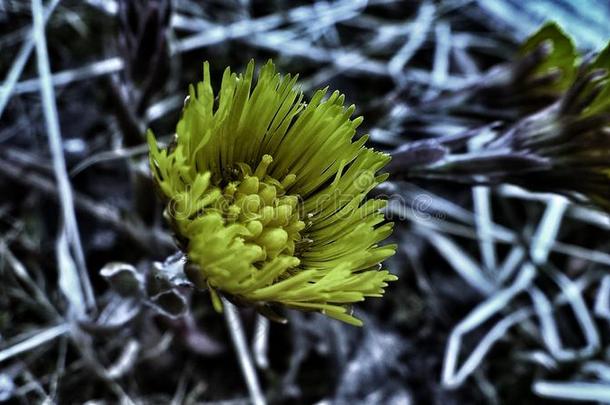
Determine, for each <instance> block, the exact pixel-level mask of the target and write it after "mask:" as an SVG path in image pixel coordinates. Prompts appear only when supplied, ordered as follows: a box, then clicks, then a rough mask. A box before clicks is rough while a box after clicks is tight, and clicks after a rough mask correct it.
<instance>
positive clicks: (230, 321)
mask: <svg viewBox="0 0 610 405" xmlns="http://www.w3.org/2000/svg"><path fill="white" fill-rule="evenodd" d="M222 304H223V307H224V315H225V320H226V323H227V327H228V328H229V333H230V334H231V339H232V340H233V345H234V346H235V351H236V352H237V357H238V358H239V364H240V366H241V371H242V373H243V375H244V379H245V380H246V384H247V385H248V392H249V393H250V398H251V399H252V403H253V404H254V405H264V404H266V400H265V397H264V396H263V392H262V391H261V387H260V384H259V382H258V377H257V376H256V370H255V369H254V364H253V363H252V358H251V357H250V353H249V352H248V345H247V343H246V336H245V334H244V329H243V326H242V324H241V320H240V319H239V314H238V313H237V308H235V306H234V305H233V304H231V303H230V302H229V301H227V300H226V299H225V298H222Z"/></svg>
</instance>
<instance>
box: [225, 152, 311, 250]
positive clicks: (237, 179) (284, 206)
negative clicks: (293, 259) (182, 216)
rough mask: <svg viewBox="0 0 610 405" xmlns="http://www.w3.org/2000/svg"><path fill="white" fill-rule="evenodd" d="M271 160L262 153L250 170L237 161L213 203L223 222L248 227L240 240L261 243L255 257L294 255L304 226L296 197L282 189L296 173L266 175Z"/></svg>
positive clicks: (289, 183)
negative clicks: (220, 195)
mask: <svg viewBox="0 0 610 405" xmlns="http://www.w3.org/2000/svg"><path fill="white" fill-rule="evenodd" d="M272 162H273V158H272V157H271V156H269V155H264V156H263V157H262V159H261V161H260V163H259V165H258V166H257V167H256V169H255V170H254V171H252V169H251V167H250V166H249V165H247V164H245V163H238V164H237V165H236V166H237V168H235V170H234V172H233V173H232V176H231V177H232V178H233V179H234V180H231V181H229V182H228V183H227V184H226V185H225V186H224V187H223V188H222V193H221V194H222V197H221V198H219V199H218V200H217V201H216V204H215V208H217V209H219V210H220V212H222V214H223V217H224V218H225V221H226V223H227V224H234V223H238V224H240V225H243V226H245V227H246V228H247V229H248V231H249V235H243V239H244V242H246V243H253V244H256V245H258V246H260V247H261V249H262V254H261V257H260V259H259V261H268V260H272V259H274V258H276V257H277V256H279V255H287V256H294V255H295V247H296V244H298V243H299V241H301V235H300V233H299V232H300V231H301V230H303V229H304V228H305V223H304V222H303V221H301V213H300V207H301V202H300V200H299V197H298V196H297V195H290V194H287V193H286V190H287V189H288V188H289V187H290V186H291V185H292V184H294V182H295V180H296V176H295V175H294V174H288V175H286V176H285V177H284V178H283V179H281V180H279V179H276V178H274V177H271V176H269V175H268V174H267V169H268V167H269V165H270V164H271V163H272Z"/></svg>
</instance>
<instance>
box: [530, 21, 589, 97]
mask: <svg viewBox="0 0 610 405" xmlns="http://www.w3.org/2000/svg"><path fill="white" fill-rule="evenodd" d="M543 43H549V44H550V45H551V52H550V53H549V54H548V56H547V57H546V58H545V59H544V60H543V61H542V62H541V63H540V64H539V65H538V67H537V68H536V69H535V70H534V75H535V76H542V75H546V74H549V73H552V72H553V71H555V70H557V69H559V70H560V71H561V78H560V79H559V80H557V81H556V82H555V83H554V84H553V85H552V86H551V87H552V88H553V89H555V90H558V91H563V90H566V89H567V88H568V87H570V85H571V84H572V82H573V81H574V77H575V76H576V66H577V63H578V59H579V57H578V52H577V50H576V47H575V45H574V42H573V41H572V38H570V36H569V35H567V34H566V33H565V32H564V31H563V30H562V29H561V28H560V27H559V25H557V23H555V22H549V23H546V24H545V25H543V26H542V27H541V28H540V29H539V30H538V31H537V32H536V33H535V34H533V35H532V36H530V37H529V38H528V39H527V40H526V41H525V42H524V43H523V45H521V49H520V51H519V53H520V54H521V55H526V54H528V53H530V52H533V51H535V50H536V49H537V48H538V47H539V46H540V45H542V44H543Z"/></svg>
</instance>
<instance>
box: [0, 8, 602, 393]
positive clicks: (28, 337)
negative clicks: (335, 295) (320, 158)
mask: <svg viewBox="0 0 610 405" xmlns="http://www.w3.org/2000/svg"><path fill="white" fill-rule="evenodd" d="M33 13H34V14H36V13H38V16H39V17H37V18H38V20H37V21H39V22H41V24H38V25H37V23H36V21H33V18H32V15H33ZM46 16H48V21H46ZM550 18H552V19H556V20H557V21H558V22H559V23H561V24H562V25H563V26H564V27H565V29H566V30H567V31H568V32H569V33H570V34H571V35H572V36H573V37H574V38H575V41H576V43H577V45H578V46H579V48H580V49H581V50H583V51H594V50H599V49H600V48H601V47H602V46H603V45H604V44H605V42H606V41H607V40H608V38H610V26H609V25H608V23H607V21H608V19H609V18H610V6H609V5H608V2H606V1H604V0H589V1H584V0H583V1H570V0H542V1H536V2H525V1H517V0H479V1H475V0H436V1H414V0H406V1H399V0H370V1H351V0H339V1H328V2H327V1H317V2H299V1H257V0H231V1H223V0H218V1H206V2H197V1H191V0H174V1H170V0H150V1H146V0H124V1H118V2H116V1H113V0H86V1H76V0H65V1H62V2H58V1H56V0H48V1H46V2H41V1H40V0H35V1H34V2H33V3H30V2H29V1H12V0H4V1H0V49H1V50H2V51H1V56H0V72H1V77H2V80H3V81H2V88H1V91H0V142H1V147H0V195H2V199H1V200H0V258H1V260H0V280H1V282H0V400H7V401H13V402H15V403H43V402H45V401H47V402H46V403H53V402H57V403H83V402H86V401H89V400H95V401H100V403H118V402H122V403H169V402H170V401H173V403H199V402H203V403H235V404H237V403H249V402H250V400H251V398H250V394H249V392H248V390H247V388H246V387H247V385H246V383H245V381H244V378H243V377H242V373H241V370H240V366H239V359H238V357H237V356H236V354H235V350H234V348H233V345H232V341H231V339H230V336H229V333H228V327H230V326H231V324H227V323H226V322H225V319H224V318H223V316H222V315H220V314H217V313H216V312H214V310H213V309H212V306H211V303H210V300H209V296H208V295H207V293H206V292H194V291H192V290H191V289H190V288H188V287H186V286H183V285H182V284H181V283H180V280H179V277H180V276H179V274H178V275H176V276H175V277H174V273H172V269H173V268H174V267H175V266H172V263H171V260H170V261H168V262H165V264H160V263H156V264H155V262H164V261H166V259H167V258H168V257H170V256H171V255H173V254H174V253H175V252H176V248H175V245H174V244H173V241H172V237H171V234H170V232H169V231H168V229H167V227H166V225H165V224H164V222H163V219H162V216H161V206H160V203H159V202H158V200H157V198H156V196H155V194H154V190H153V189H152V185H151V181H150V177H149V174H148V166H147V158H146V154H147V147H146V145H145V143H144V135H143V134H144V131H145V129H146V128H152V129H153V130H154V131H155V133H156V134H157V136H160V137H161V138H162V139H164V140H166V141H168V140H169V139H170V137H171V135H172V134H173V131H174V128H175V125H176V122H177V120H178V118H179V115H180V108H181V106H182V103H183V101H184V97H185V95H186V90H187V87H188V84H189V83H193V82H196V81H197V80H200V79H201V76H202V62H203V61H204V60H208V61H210V64H211V68H212V77H213V80H215V82H216V83H217V84H218V83H219V79H220V77H221V75H222V71H223V70H224V68H225V67H226V66H231V67H232V68H233V70H235V71H240V70H241V69H243V67H244V66H245V64H246V63H247V62H248V61H249V60H250V59H252V58H254V59H255V60H256V61H257V62H258V63H262V62H264V61H266V60H267V59H269V58H272V59H273V60H274V62H275V63H276V65H277V66H278V69H279V70H280V71H281V72H286V73H287V72H291V73H299V74H300V77H301V82H302V85H303V89H304V90H305V92H306V93H307V94H311V93H312V91H313V90H315V89H316V88H319V87H324V86H330V88H331V89H333V90H334V89H339V90H340V91H342V92H344V93H345V94H346V99H347V102H348V104H351V103H354V104H356V105H357V107H358V108H357V114H358V115H364V117H365V121H364V125H363V131H362V133H369V134H370V138H371V144H372V145H374V146H375V147H376V148H378V149H381V150H385V151H391V150H393V149H395V148H396V147H398V146H400V145H403V144H404V143H405V142H410V141H415V140H422V139H430V138H438V137H441V136H448V135H454V134H460V133H463V132H464V131H467V130H472V129H474V128H481V127H484V126H486V125H489V124H491V123H495V122H498V121H500V122H503V121H504V122H509V121H510V120H512V119H514V116H512V115H511V114H514V110H507V109H503V108H502V107H498V103H496V102H497V101H498V100H490V99H485V98H482V99H475V100H474V101H472V102H469V103H465V104H460V105H458V106H457V108H451V109H448V108H447V105H448V103H449V101H448V100H451V96H452V95H453V96H455V95H456V94H458V95H459V94H462V93H463V92H468V90H469V89H470V88H472V87H474V86H476V85H477V84H480V83H481V82H482V81H484V80H485V78H486V76H485V74H486V72H488V71H489V69H492V68H498V66H500V68H502V66H504V67H506V66H510V63H511V62H512V61H514V60H515V54H516V50H517V48H518V45H519V43H520V42H521V41H522V40H524V39H525V38H526V37H527V35H530V34H531V33H532V32H533V31H534V30H535V29H536V28H537V27H538V26H539V25H540V24H541V23H542V22H543V21H544V20H546V19H550ZM33 22H34V23H33ZM43 24H44V26H43ZM32 27H34V29H32ZM43 48H46V49H47V51H48V52H47V54H45V53H44V52H41V50H42V49H43ZM47 64H48V68H50V72H52V76H50V75H49V74H48V72H45V65H47ZM50 90H53V93H54V94H50V93H49V91H50ZM45 92H46V93H45ZM45 94H47V95H49V94H50V96H51V97H50V98H47V99H46V101H45V98H44V95H45ZM500 104H501V103H500ZM520 106H521V105H520ZM522 106H523V107H524V108H525V109H527V108H528V107H529V108H530V109H534V110H535V108H536V107H535V106H533V105H529V104H528V101H527V100H525V101H524V103H523V105H522ZM54 117H57V118H58V122H57V124H58V125H54V124H53V118H54ZM54 140H55V141H57V142H56V143H55V144H54V143H53V141H54ZM53 145H55V146H56V148H55V150H54V149H53ZM62 155H63V159H65V167H63V165H62V163H61V162H62V158H61V156H62ZM66 180H67V181H69V184H70V185H71V187H72V191H73V192H72V194H70V192H69V191H68V190H67V189H66V188H65V187H62V182H63V184H68V183H66V182H65V181H66ZM393 180H394V181H392V182H391V183H388V184H386V185H384V186H383V187H385V188H383V190H381V191H383V192H384V193H385V194H388V193H390V194H391V195H393V198H392V203H391V204H390V206H389V209H388V216H389V217H391V219H392V220H394V221H395V222H396V232H395V234H394V236H393V239H394V240H395V241H396V242H397V243H398V244H399V249H398V252H397V254H396V256H395V257H393V258H392V259H390V260H389V261H388V263H387V266H388V268H389V269H390V270H391V271H392V272H393V273H395V274H397V275H398V276H399V277H400V280H399V281H398V282H395V283H393V284H392V285H391V287H389V288H388V292H387V294H386V296H385V297H384V298H383V299H378V300H370V301H367V302H366V303H364V304H362V305H358V306H357V308H356V312H357V314H358V316H359V317H361V318H362V319H363V320H364V321H365V326H364V327H363V328H354V327H351V326H349V325H344V324H341V323H339V322H337V321H333V320H329V319H327V318H325V317H324V316H322V315H318V314H303V313H295V312H287V313H285V315H286V316H287V318H288V319H289V323H288V324H287V325H282V324H277V323H270V324H269V323H268V322H267V321H266V320H264V319H263V318H261V317H260V316H258V315H257V314H256V313H255V312H254V311H253V310H252V309H248V308H241V309H240V310H239V311H240V316H241V321H242V323H243V325H242V326H243V329H244V330H245V333H246V335H247V338H248V340H249V341H251V342H253V344H252V346H253V347H252V350H251V352H252V353H251V354H252V356H253V358H254V362H255V364H256V367H257V372H258V379H259V380H260V384H261V386H262V389H263V392H264V394H265V396H266V398H267V400H268V401H269V403H316V402H317V403H324V404H330V403H350V404H351V403H366V404H373V403H379V404H409V403H435V404H452V403H456V404H457V403H515V402H519V403H530V402H540V401H542V400H549V401H550V400H558V401H560V400H568V399H572V400H577V399H589V400H591V399H599V400H603V399H605V400H606V401H610V366H608V361H609V355H610V354H609V353H610V352H609V348H610V346H609V343H610V341H609V338H610V334H609V331H608V320H609V319H610V309H609V304H610V302H608V299H609V298H610V276H609V275H608V273H607V270H608V266H610V255H608V253H607V252H608V242H607V235H608V229H609V228H610V222H609V221H608V218H607V217H606V216H605V215H604V214H602V213H600V212H599V211H596V210H594V209H590V208H586V207H581V206H578V205H574V204H571V203H569V202H568V201H567V200H565V199H564V198H563V197H557V196H553V195H550V194H534V193H530V192H528V191H526V190H524V189H520V188H517V187H514V186H510V185H498V186H494V187H492V188H488V187H483V186H479V187H476V188H472V187H470V186H468V185H467V184H461V183H460V182H454V181H440V180H431V179H430V180H421V179H420V180H419V181H413V182H407V181H404V180H400V179H399V178H398V177H397V178H394V179H393ZM76 231H78V232H76ZM533 263H535V265H534V264H533ZM531 274H536V276H532V277H535V280H534V281H531V280H530V281H529V283H528V284H527V285H526V286H525V287H523V285H522V284H523V280H524V279H526V278H527V277H529V276H528V275H531ZM87 279H88V280H90V284H91V286H90V288H89V287H88V285H87V284H88V283H87V282H86V281H85V280H87ZM520 283H521V284H520ZM520 286H521V287H520ZM88 291H90V292H91V296H90V297H88V296H87V292H88ZM510 294H512V295H511V296H510V299H508V298H507V299H506V300H505V298H506V297H507V295H510ZM486 314H489V315H490V316H486ZM556 337H558V339H559V343H557V341H556V339H555V338H556ZM487 343H490V345H489V350H487V348H486V345H487ZM452 359H455V360H456V361H457V363H458V364H457V367H456V368H455V370H453V371H457V370H458V369H460V368H461V367H462V366H464V365H465V370H466V372H464V373H463V375H462V374H461V373H457V374H456V373H454V372H453V373H452V372H451V369H452V368H451V362H452ZM223 401H224V402H223Z"/></svg>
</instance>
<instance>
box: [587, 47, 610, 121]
mask: <svg viewBox="0 0 610 405" xmlns="http://www.w3.org/2000/svg"><path fill="white" fill-rule="evenodd" d="M597 69H603V70H605V71H606V77H604V78H603V79H601V80H600V81H598V82H596V85H601V86H603V88H602V90H601V91H600V93H599V94H598V95H597V97H595V99H593V101H592V102H591V104H590V105H589V106H588V107H587V108H586V109H585V110H584V112H583V114H584V115H585V116H590V115H594V114H599V113H608V112H610V42H608V44H606V47H605V48H604V49H603V50H602V51H601V52H600V53H599V54H598V55H597V57H596V58H595V60H594V61H593V63H591V67H590V69H589V70H590V71H594V70H597ZM591 90H592V89H591Z"/></svg>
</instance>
